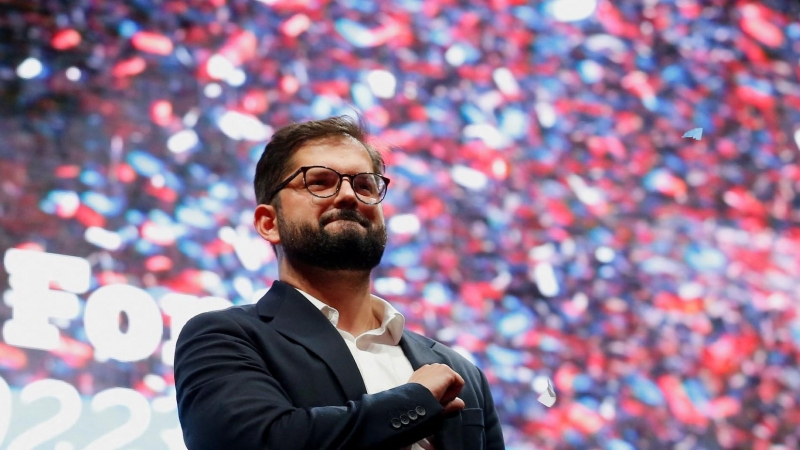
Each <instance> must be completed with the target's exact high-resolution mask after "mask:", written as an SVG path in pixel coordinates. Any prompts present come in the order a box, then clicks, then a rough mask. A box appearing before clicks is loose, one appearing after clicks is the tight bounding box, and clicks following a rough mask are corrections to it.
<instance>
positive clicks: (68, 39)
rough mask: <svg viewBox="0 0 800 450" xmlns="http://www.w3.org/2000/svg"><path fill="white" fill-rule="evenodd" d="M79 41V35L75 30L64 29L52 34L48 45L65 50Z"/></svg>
mask: <svg viewBox="0 0 800 450" xmlns="http://www.w3.org/2000/svg"><path fill="white" fill-rule="evenodd" d="M80 43H81V35H80V33H78V32H77V31H75V30H72V29H66V30H61V31H59V32H57V33H56V34H55V35H53V39H52V40H51V41H50V45H52V46H53V48H54V49H56V50H67V49H70V48H73V47H76V46H77V45H78V44H80Z"/></svg>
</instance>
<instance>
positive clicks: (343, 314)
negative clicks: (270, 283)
mask: <svg viewBox="0 0 800 450" xmlns="http://www.w3.org/2000/svg"><path fill="white" fill-rule="evenodd" d="M279 278H280V280H281V281H283V282H285V283H288V284H290V285H292V286H294V287H296V288H298V289H300V290H302V291H304V292H305V293H307V294H309V295H311V296H312V297H314V298H316V299H318V300H319V301H321V302H322V303H325V304H326V305H328V306H330V307H331V308H334V309H336V310H337V311H338V312H339V322H338V324H337V328H339V329H340V330H343V331H347V332H348V333H350V334H352V335H353V336H359V335H361V334H362V333H364V332H366V331H369V330H372V329H375V328H377V327H378V326H380V323H381V322H380V320H379V319H378V318H377V317H375V314H374V312H373V308H372V301H373V300H372V296H371V294H370V292H369V288H370V279H369V272H357V271H347V270H338V271H331V270H324V269H318V268H311V267H303V268H298V267H295V266H291V265H289V264H286V263H285V261H284V264H281V270H280V276H279Z"/></svg>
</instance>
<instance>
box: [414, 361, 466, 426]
mask: <svg viewBox="0 0 800 450" xmlns="http://www.w3.org/2000/svg"><path fill="white" fill-rule="evenodd" d="M408 382H409V383H418V384H421V385H423V386H425V387H426V388H428V390H429V391H431V394H433V396H434V397H436V398H437V399H438V400H439V403H440V404H441V405H442V406H444V414H445V415H447V414H451V413H455V412H458V411H460V410H462V409H464V400H461V399H460V398H458V394H460V393H461V389H462V388H463V387H464V379H463V378H461V375H459V374H458V373H456V372H455V371H454V370H453V369H451V368H450V367H449V366H447V365H445V364H426V365H424V366H422V367H420V368H419V369H418V370H417V371H416V372H414V373H413V374H411V378H409V379H408Z"/></svg>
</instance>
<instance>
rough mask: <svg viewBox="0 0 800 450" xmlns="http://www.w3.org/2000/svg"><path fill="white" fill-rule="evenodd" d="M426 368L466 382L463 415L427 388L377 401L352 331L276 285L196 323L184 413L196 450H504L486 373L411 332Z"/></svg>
mask: <svg viewBox="0 0 800 450" xmlns="http://www.w3.org/2000/svg"><path fill="white" fill-rule="evenodd" d="M400 346H401V347H402V349H403V352H404V353H405V354H406V356H407V357H408V359H409V361H410V362H411V366H412V367H413V368H414V370H416V369H418V368H419V367H421V366H422V365H424V364H431V363H442V364H447V365H448V366H450V367H451V368H453V370H455V371H456V372H458V373H459V374H460V375H461V376H462V377H463V378H464V380H465V381H466V385H465V386H464V389H463V390H462V391H461V394H460V395H459V397H461V398H462V399H463V400H464V402H465V404H466V407H465V409H464V410H462V411H461V412H460V413H458V414H456V415H454V416H452V417H444V416H443V414H442V412H443V410H444V408H443V407H442V406H441V405H440V404H439V402H438V401H437V400H436V398H435V397H434V396H433V395H432V394H431V393H430V391H428V389H427V388H425V387H424V386H422V385H421V384H417V383H410V384H405V385H401V386H399V387H396V388H393V389H389V390H387V391H383V392H379V393H376V394H371V395H370V394H367V390H366V387H365V386H364V381H363V380H362V378H361V374H360V373H359V370H358V366H357V365H356V363H355V360H354V359H353V357H352V355H351V353H350V351H349V350H348V348H347V344H345V342H344V340H343V339H342V337H341V335H340V334H339V333H338V332H337V331H336V328H335V327H334V326H333V325H332V324H331V323H330V322H329V321H328V319H327V318H326V317H325V316H324V315H323V314H322V313H320V311H319V310H318V309H317V308H316V307H315V306H314V305H313V304H311V302H309V301H308V300H307V299H306V298H305V297H303V295H302V294H301V293H300V292H298V291H297V290H296V289H294V288H293V287H291V286H289V285H288V284H286V283H282V282H280V281H276V282H275V283H274V284H273V285H272V288H271V289H270V290H269V292H267V294H266V295H264V297H262V298H261V300H259V301H258V303H256V304H255V305H247V306H238V307H232V308H229V309H226V310H222V311H215V312H209V313H204V314H201V315H199V316H196V317H194V318H193V319H191V320H190V321H189V322H188V323H187V324H186V326H185V327H184V328H183V331H182V332H181V334H180V337H179V338H178V343H177V348H176V350H175V387H176V389H177V397H178V416H179V418H180V422H181V426H182V428H183V436H184V440H185V442H186V446H187V447H188V448H189V450H256V449H280V450H292V449H308V450H312V449H313V450H324V449H342V450H360V449H381V450H391V449H398V448H401V447H404V446H407V445H411V444H412V443H414V442H416V441H418V440H420V439H423V438H426V437H428V436H431V435H435V440H434V445H435V446H436V448H437V450H461V449H470V450H471V449H475V450H480V449H490V450H496V449H503V448H505V446H504V444H503V435H502V431H501V429H500V422H499V420H498V417H497V413H496V411H495V407H494V402H493V401H492V396H491V393H490V391H489V385H488V383H487V381H486V377H485V376H484V374H483V373H482V372H481V371H480V370H479V369H478V368H476V367H475V366H474V365H473V364H471V363H470V362H469V361H467V360H466V359H464V358H463V357H462V356H461V355H459V354H458V353H456V352H454V351H453V350H450V349H449V348H447V347H445V346H444V345H442V344H439V343H437V342H434V341H432V340H430V339H428V338H425V337H423V336H420V335H418V334H416V333H412V332H410V331H404V332H403V337H402V339H401V340H400Z"/></svg>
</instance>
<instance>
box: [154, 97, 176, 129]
mask: <svg viewBox="0 0 800 450" xmlns="http://www.w3.org/2000/svg"><path fill="white" fill-rule="evenodd" d="M150 120H152V121H153V123H154V124H156V125H160V126H162V127H165V126H167V125H169V123H170V122H172V103H170V102H169V101H167V100H157V101H155V102H153V103H152V104H151V105H150Z"/></svg>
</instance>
